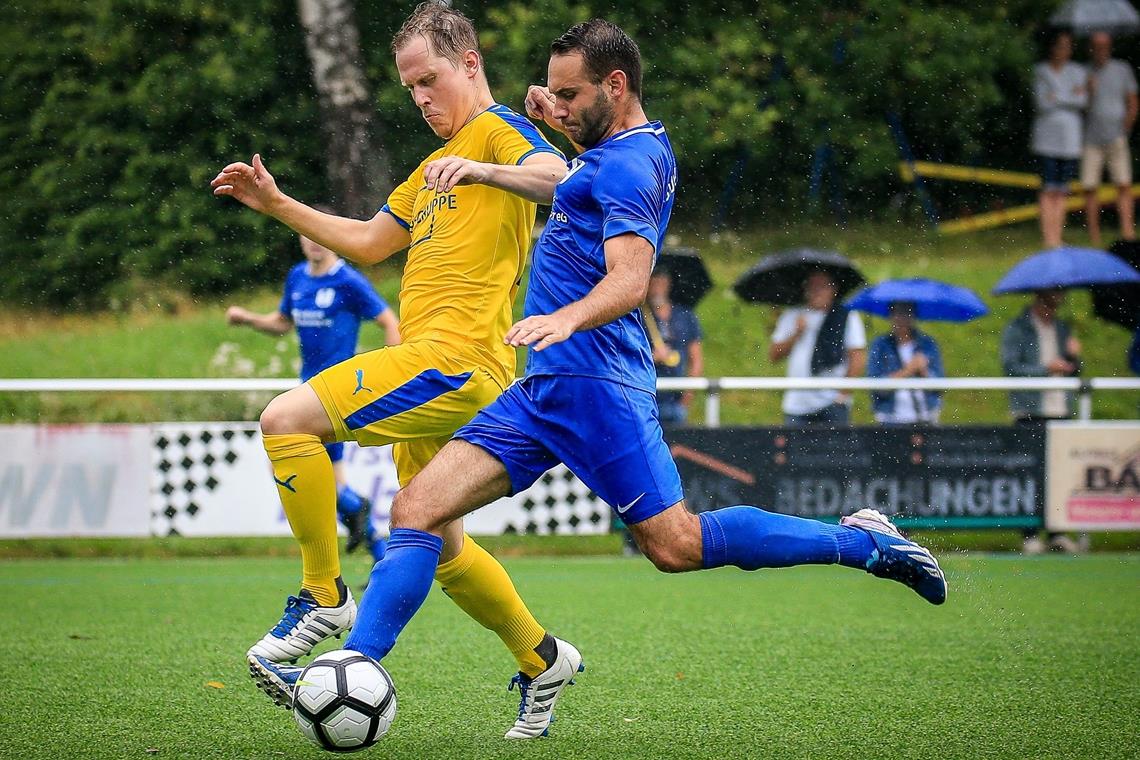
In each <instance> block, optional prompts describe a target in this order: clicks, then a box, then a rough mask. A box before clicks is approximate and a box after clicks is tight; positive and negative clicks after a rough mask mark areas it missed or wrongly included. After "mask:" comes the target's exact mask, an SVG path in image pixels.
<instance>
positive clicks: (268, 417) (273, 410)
mask: <svg viewBox="0 0 1140 760" xmlns="http://www.w3.org/2000/svg"><path fill="white" fill-rule="evenodd" d="M260 423H261V432H262V434H263V435H286V434H288V433H295V432H297V431H295V430H293V429H292V428H291V425H290V420H289V414H288V413H287V405H286V404H285V402H284V401H282V399H281V396H277V397H276V398H274V399H273V400H272V401H270V402H269V405H268V406H266V407H265V409H264V410H263V411H262V412H261V419H260Z"/></svg>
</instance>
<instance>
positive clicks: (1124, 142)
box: [1081, 32, 1137, 247]
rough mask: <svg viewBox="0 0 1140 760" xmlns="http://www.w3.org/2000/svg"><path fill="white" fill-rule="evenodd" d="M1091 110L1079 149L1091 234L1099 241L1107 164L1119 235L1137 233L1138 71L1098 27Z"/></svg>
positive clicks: (1128, 236) (1093, 45)
mask: <svg viewBox="0 0 1140 760" xmlns="http://www.w3.org/2000/svg"><path fill="white" fill-rule="evenodd" d="M1089 50H1090V51H1091V53H1092V65H1091V66H1090V67H1089V85H1088V89H1089V93H1090V97H1089V110H1088V114H1087V115H1086V116H1085V134H1084V141H1085V142H1084V151H1083V152H1082V154H1081V185H1082V186H1083V187H1084V189H1085V219H1086V221H1087V222H1088V226H1089V238H1090V239H1091V240H1092V243H1093V245H1095V246H1097V247H1099V246H1100V219H1099V214H1100V201H1099V200H1098V199H1097V193H1096V191H1097V187H1098V186H1099V185H1100V180H1101V174H1102V173H1103V171H1104V167H1105V165H1106V164H1107V166H1108V175H1109V179H1111V180H1112V184H1114V185H1116V212H1117V215H1118V216H1119V217H1120V236H1121V237H1122V238H1124V239H1125V240H1133V239H1135V237H1136V230H1135V225H1134V223H1133V203H1132V156H1131V155H1130V154H1129V152H1128V135H1129V134H1131V132H1132V127H1133V126H1134V125H1135V124H1136V112H1137V98H1136V75H1135V74H1134V73H1133V71H1132V67H1131V66H1129V65H1128V64H1127V63H1125V62H1124V61H1120V60H1117V59H1115V58H1113V57H1112V37H1110V36H1109V35H1108V34H1107V33H1106V32H1097V33H1096V34H1094V35H1092V36H1091V37H1090V38H1089Z"/></svg>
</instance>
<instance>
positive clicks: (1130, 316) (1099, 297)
mask: <svg viewBox="0 0 1140 760" xmlns="http://www.w3.org/2000/svg"><path fill="white" fill-rule="evenodd" d="M1108 250H1109V252H1110V253H1114V254H1116V255H1117V256H1119V257H1120V258H1122V259H1124V260H1125V261H1126V262H1128V263H1129V264H1130V265H1131V266H1132V267H1133V268H1134V269H1140V242H1137V241H1135V240H1117V241H1116V242H1115V243H1113V244H1112V245H1111V246H1110V247H1109V249H1108ZM1092 299H1093V313H1094V314H1096V315H1097V316H1098V317H1100V318H1101V319H1107V320H1108V321H1109V322H1115V323H1116V324H1118V325H1122V326H1123V327H1126V328H1128V329H1129V330H1135V329H1137V328H1138V327H1140V285H1136V284H1132V285H1097V286H1095V287H1094V288H1092Z"/></svg>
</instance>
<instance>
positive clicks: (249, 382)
mask: <svg viewBox="0 0 1140 760" xmlns="http://www.w3.org/2000/svg"><path fill="white" fill-rule="evenodd" d="M296 385H297V381H296V380H293V379H289V378H173V379H152V378H106V379H103V378H30V379H26V380H19V379H0V393H13V392H16V393H24V392H27V393H43V392H72V391H83V392H118V393H121V392H124V391H137V392H165V393H174V392H228V391H285V390H289V389H290V388H293V387H295V386H296ZM657 387H658V389H660V390H667V391H700V392H703V393H704V394H705V425H706V426H708V427H719V426H720V400H721V399H720V395H721V392H723V391H786V390H841V391H872V390H884V391H898V390H921V391H987V390H989V391H1051V390H1061V391H1072V392H1074V393H1076V394H1077V418H1078V419H1081V420H1089V419H1092V395H1093V393H1094V392H1097V391H1140V378H1131V377H1092V378H1077V377H941V378H907V379H905V380H901V379H894V378H877V377H859V378H818V377H670V378H660V379H658V381H657Z"/></svg>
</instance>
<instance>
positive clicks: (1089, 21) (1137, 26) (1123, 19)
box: [1049, 0, 1140, 37]
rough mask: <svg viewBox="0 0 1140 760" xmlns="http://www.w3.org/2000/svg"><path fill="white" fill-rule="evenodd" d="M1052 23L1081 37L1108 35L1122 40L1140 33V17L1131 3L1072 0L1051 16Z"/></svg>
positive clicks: (1106, 0) (1114, 0)
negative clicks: (1139, 31)
mask: <svg viewBox="0 0 1140 760" xmlns="http://www.w3.org/2000/svg"><path fill="white" fill-rule="evenodd" d="M1049 23H1050V24H1052V25H1053V26H1065V27H1069V28H1070V29H1072V30H1073V31H1074V32H1076V33H1077V34H1079V35H1081V36H1085V35H1089V34H1092V33H1093V32H1108V33H1109V34H1111V35H1112V36H1114V37H1119V36H1123V35H1126V34H1135V33H1136V32H1137V31H1138V30H1140V15H1137V13H1136V9H1135V8H1133V7H1132V5H1131V4H1130V3H1129V2H1128V0H1069V2H1067V3H1065V4H1064V5H1063V6H1061V8H1060V10H1058V11H1057V12H1056V13H1054V14H1053V15H1052V16H1050V17H1049Z"/></svg>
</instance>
